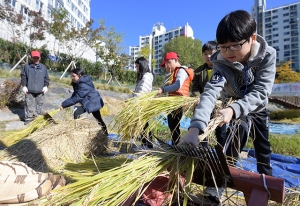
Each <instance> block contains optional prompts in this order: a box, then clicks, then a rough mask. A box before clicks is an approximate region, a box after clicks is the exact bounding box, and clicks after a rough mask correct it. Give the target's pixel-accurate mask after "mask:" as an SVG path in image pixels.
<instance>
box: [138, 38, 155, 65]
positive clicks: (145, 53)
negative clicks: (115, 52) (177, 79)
mask: <svg viewBox="0 0 300 206" xmlns="http://www.w3.org/2000/svg"><path fill="white" fill-rule="evenodd" d="M150 54H151V57H153V55H154V51H153V50H152V49H151V48H150V45H149V44H147V45H146V46H144V47H142V48H141V50H140V51H139V53H138V56H139V57H140V56H143V57H145V58H146V59H149V57H150ZM150 61H151V66H152V68H155V65H156V59H153V58H152V59H151V60H150Z"/></svg>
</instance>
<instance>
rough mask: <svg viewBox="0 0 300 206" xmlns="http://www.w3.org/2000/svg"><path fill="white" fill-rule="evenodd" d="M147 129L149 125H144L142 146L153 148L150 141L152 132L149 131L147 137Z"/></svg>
mask: <svg viewBox="0 0 300 206" xmlns="http://www.w3.org/2000/svg"><path fill="white" fill-rule="evenodd" d="M148 127H149V123H148V122H147V123H146V124H145V127H144V129H143V134H142V145H144V146H147V147H148V148H153V144H152V142H151V140H152V132H151V131H150V132H149V133H148V135H147V134H146V129H147V128H148ZM149 140H150V141H149Z"/></svg>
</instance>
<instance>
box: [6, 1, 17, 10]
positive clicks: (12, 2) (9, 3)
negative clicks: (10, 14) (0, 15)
mask: <svg viewBox="0 0 300 206" xmlns="http://www.w3.org/2000/svg"><path fill="white" fill-rule="evenodd" d="M7 3H8V5H10V6H11V7H13V8H15V7H16V0H8V1H7Z"/></svg>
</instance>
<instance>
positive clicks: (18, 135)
mask: <svg viewBox="0 0 300 206" xmlns="http://www.w3.org/2000/svg"><path fill="white" fill-rule="evenodd" d="M58 112H59V109H57V110H52V111H50V112H48V113H45V114H44V115H40V116H38V117H36V118H35V119H34V120H33V121H32V122H30V124H29V125H28V126H27V127H26V128H24V129H22V130H19V131H9V132H6V133H4V134H2V135H3V137H2V138H1V142H2V143H3V144H4V145H5V146H6V147H9V146H11V145H13V144H14V143H16V142H18V141H20V140H21V139H23V138H25V137H27V136H28V135H30V134H31V133H33V132H35V131H36V130H38V129H39V128H41V127H44V126H46V125H47V124H49V123H51V122H53V119H52V116H53V115H55V114H56V113H58Z"/></svg>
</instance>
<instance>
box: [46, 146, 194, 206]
mask: <svg viewBox="0 0 300 206" xmlns="http://www.w3.org/2000/svg"><path fill="white" fill-rule="evenodd" d="M140 155H141V156H139V157H138V158H137V159H135V160H134V161H133V162H130V163H126V164H124V165H122V166H120V167H116V168H113V169H111V170H108V171H105V172H102V173H100V174H97V175H95V176H93V177H89V178H88V177H87V178H83V179H81V180H79V181H78V182H75V183H71V184H68V185H66V186H65V187H62V188H59V189H58V190H55V191H53V192H52V193H51V196H50V197H48V201H47V202H44V203H41V204H42V205H49V204H53V203H55V204H58V205H61V204H71V205H80V204H83V203H84V204H87V205H97V204H99V205H119V204H121V203H123V202H124V201H126V200H127V199H128V198H129V197H130V196H131V195H132V194H133V193H134V192H135V191H137V198H136V200H137V199H138V198H140V197H141V195H142V192H143V191H144V190H143V189H142V188H143V186H145V184H146V183H148V182H151V181H152V180H153V179H154V178H155V177H157V176H158V175H159V174H162V173H165V172H166V170H167V169H170V171H171V172H170V178H169V180H170V181H169V187H168V188H169V190H168V191H169V192H170V193H171V194H175V193H178V191H179V188H180V187H181V188H182V186H180V185H179V184H181V185H182V183H181V181H180V180H179V178H180V176H179V174H184V175H185V178H186V180H187V183H188V184H187V185H185V186H184V187H183V188H182V189H183V190H185V191H189V187H190V186H191V184H190V182H191V179H192V174H193V168H194V167H193V165H194V159H193V158H191V157H186V156H184V155H183V154H181V153H178V152H176V151H174V150H171V149H170V150H166V151H162V150H151V151H144V153H140ZM185 195H187V193H185ZM173 198H174V195H173ZM186 198H187V197H186Z"/></svg>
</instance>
